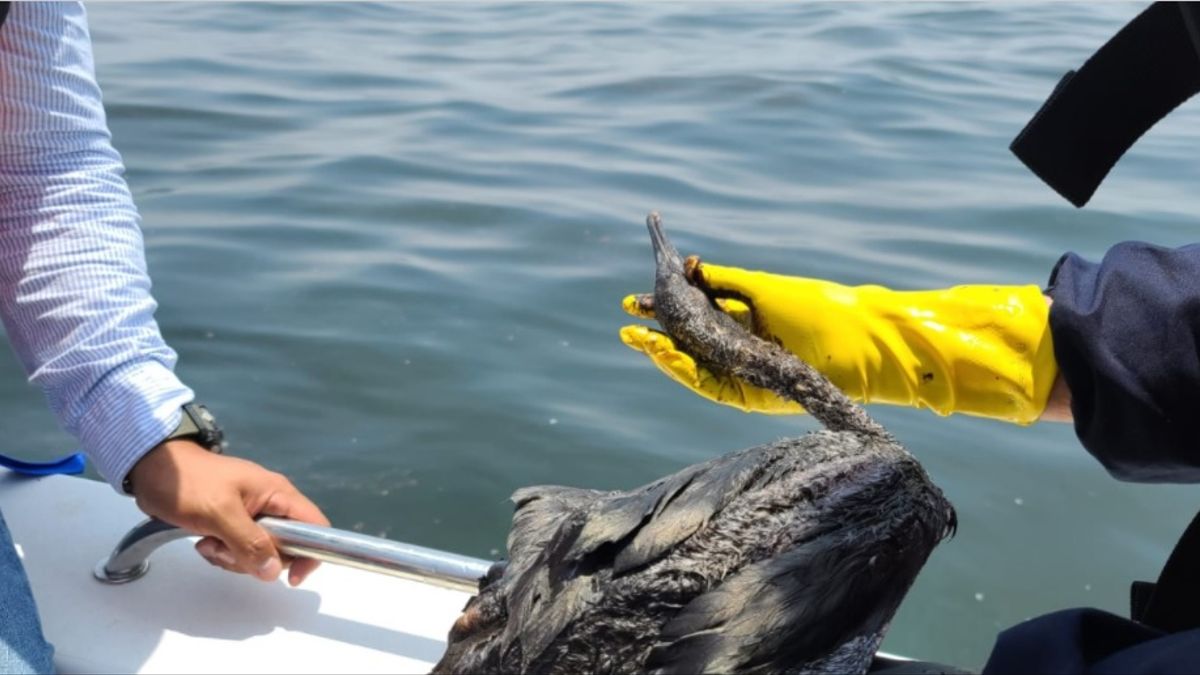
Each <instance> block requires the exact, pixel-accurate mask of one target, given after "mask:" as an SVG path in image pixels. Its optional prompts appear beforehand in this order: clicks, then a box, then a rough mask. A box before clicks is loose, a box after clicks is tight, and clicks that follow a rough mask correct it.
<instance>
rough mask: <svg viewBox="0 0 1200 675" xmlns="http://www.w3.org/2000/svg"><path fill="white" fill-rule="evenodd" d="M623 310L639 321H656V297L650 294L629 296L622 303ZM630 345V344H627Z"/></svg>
mask: <svg viewBox="0 0 1200 675" xmlns="http://www.w3.org/2000/svg"><path fill="white" fill-rule="evenodd" d="M621 309H623V310H625V313H626V314H629V315H630V316H636V317H637V318H639V319H650V320H651V321H653V320H654V296H653V295H651V294H649V293H639V294H637V295H627V296H625V299H624V300H622V301H621ZM626 344H628V343H626Z"/></svg>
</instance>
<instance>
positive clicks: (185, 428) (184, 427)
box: [121, 403, 227, 495]
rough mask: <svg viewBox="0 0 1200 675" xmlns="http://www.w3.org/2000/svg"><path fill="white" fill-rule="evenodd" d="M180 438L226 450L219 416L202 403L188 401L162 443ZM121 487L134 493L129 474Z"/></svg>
mask: <svg viewBox="0 0 1200 675" xmlns="http://www.w3.org/2000/svg"><path fill="white" fill-rule="evenodd" d="M179 439H184V440H189V441H193V442H194V443H196V444H197V445H200V446H202V447H205V448H207V449H208V450H209V451H210V452H215V453H217V454H218V455H220V454H223V453H224V452H225V447H226V445H227V444H226V442H225V432H224V431H222V430H221V427H220V426H218V425H217V418H216V417H213V414H212V413H211V412H209V411H208V408H206V407H204V405H202V404H200V403H188V404H185V405H184V406H183V415H182V416H181V417H180V418H179V426H177V427H175V431H172V432H171V433H170V434H168V435H167V437H166V438H164V439H162V441H161V442H160V445H161V444H162V443H166V442H167V441H174V440H179ZM121 489H122V490H124V492H125V494H127V495H131V494H133V483H132V481H131V480H130V477H129V476H128V475H126V476H125V480H124V481H122V482H121Z"/></svg>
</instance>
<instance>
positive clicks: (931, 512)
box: [434, 214, 955, 673]
mask: <svg viewBox="0 0 1200 675" xmlns="http://www.w3.org/2000/svg"><path fill="white" fill-rule="evenodd" d="M647 225H648V227H649V228H650V234H651V239H652V241H653V244H654V252H655V257H656V261H657V266H656V279H655V285H654V296H653V305H654V310H655V317H656V318H657V319H658V321H659V323H660V324H661V325H662V327H663V329H664V330H665V331H666V332H667V333H668V334H669V335H671V337H672V338H674V339H675V341H676V343H677V344H678V345H679V347H680V348H681V349H682V350H684V351H686V352H687V353H689V354H691V355H692V356H693V357H695V358H696V359H697V360H698V361H699V362H700V363H702V364H703V365H705V366H706V367H708V368H709V369H712V370H715V371H719V372H725V373H730V374H733V375H735V376H737V377H741V378H743V379H745V380H747V381H749V382H751V383H753V384H755V385H758V386H760V387H765V388H768V389H771V390H772V391H775V392H777V393H779V394H780V395H781V396H785V397H787V398H789V399H792V400H795V401H797V402H799V403H800V404H801V405H803V406H804V407H805V409H807V410H808V411H809V412H810V413H811V414H812V415H813V417H815V418H816V419H817V420H819V421H820V422H821V423H822V424H823V425H824V426H825V427H826V430H825V431H819V432H813V433H810V434H807V435H805V436H803V437H802V438H795V439H786V440H781V441H777V442H775V443H770V444H767V445H762V446H759V447H755V448H749V449H746V450H741V451H738V452H734V453H731V454H728V455H725V456H724V457H720V458H717V459H714V460H712V461H709V462H705V463H703V464H698V465H696V466H692V467H688V468H686V469H684V470H683V471H680V472H678V473H676V474H673V475H671V476H668V477H666V478H663V479H661V480H658V481H655V482H653V483H651V484H649V485H646V486H643V487H641V488H638V489H635V490H630V491H628V492H600V491H595V490H583V489H577V488H569V487H556V486H539V487H528V488H523V489H521V490H518V491H517V492H516V493H515V494H514V495H513V501H514V502H515V504H516V513H515V514H514V516H513V525H512V530H511V532H510V533H509V537H508V562H507V563H506V564H504V565H500V564H498V565H497V566H496V567H495V568H493V573H491V574H489V575H488V577H487V578H486V579H484V580H482V581H481V583H480V587H481V589H480V593H479V595H477V596H475V597H474V598H472V599H471V601H470V602H469V603H468V604H467V607H466V610H465V611H464V613H463V615H462V616H461V617H460V618H459V620H458V621H457V622H456V623H455V625H454V627H453V628H452V629H451V631H450V637H449V644H448V647H447V650H446V654H445V655H444V656H443V658H442V660H441V661H440V662H439V663H438V664H437V666H436V667H435V668H434V672H435V673H515V672H531V673H638V672H658V673H699V672H720V673H731V672H751V673H767V672H806V673H807V672H812V673H848V672H863V671H865V670H866V669H867V667H868V666H869V665H870V663H871V660H872V658H873V656H874V654H875V651H876V649H877V648H878V646H879V643H880V641H881V640H882V639H883V635H884V632H885V631H886V630H887V626H888V622H889V621H890V620H891V618H892V615H893V614H894V613H895V611H896V608H897V607H898V606H899V604H900V601H901V600H902V599H903V598H904V595H905V593H906V592H907V591H908V588H909V587H910V586H911V584H912V582H913V580H914V579H915V578H916V576H917V573H918V572H919V571H920V569H921V566H922V565H924V563H925V560H926V559H927V558H928V556H929V553H930V552H931V551H932V550H933V548H934V546H936V545H937V543H938V542H939V541H941V540H942V539H943V538H945V537H946V536H948V535H949V534H950V533H951V532H952V531H953V529H954V526H955V517H954V510H953V508H952V507H951V505H950V503H949V502H948V501H947V500H946V499H945V497H943V496H942V492H941V490H939V489H938V488H937V486H935V485H934V484H933V483H932V482H931V481H930V480H929V477H928V476H927V475H926V474H925V471H924V470H923V469H922V468H921V466H920V464H918V463H917V461H916V459H914V458H913V457H912V455H910V454H909V453H908V452H906V451H905V450H904V448H902V447H900V445H899V444H898V443H897V442H896V441H895V440H894V439H893V438H892V437H891V435H890V434H888V433H887V432H886V431H885V430H884V429H883V427H881V426H880V425H878V424H877V423H876V422H875V421H874V420H872V419H871V418H870V417H868V416H867V414H866V412H865V411H863V409H862V408H860V407H858V406H856V405H855V404H854V403H853V402H851V401H850V400H849V399H848V398H847V397H846V396H845V395H843V394H842V393H841V391H839V390H838V389H837V388H836V387H834V386H833V385H831V384H830V383H829V382H828V381H827V380H826V379H825V378H824V377H822V376H821V375H820V374H819V373H818V372H817V371H815V370H814V369H812V368H811V367H809V366H808V365H807V364H805V363H803V362H801V361H800V360H799V359H797V358H796V357H794V356H793V355H791V354H790V353H788V352H786V351H785V350H783V349H782V348H780V347H778V346H777V345H774V344H772V343H770V342H767V341H765V340H761V339H759V338H757V337H755V336H754V335H753V334H751V333H750V332H749V331H747V330H745V329H744V328H742V326H741V325H739V324H738V323H737V322H736V321H734V320H733V319H731V318H730V317H729V316H727V315H726V314H724V313H722V312H720V311H718V310H717V309H715V308H714V307H713V304H712V302H711V301H710V300H709V298H708V297H707V296H706V295H705V294H704V292H703V291H702V290H700V289H699V288H697V287H696V286H693V285H692V284H691V283H690V282H689V279H688V274H687V272H688V271H689V270H694V269H695V261H694V260H689V261H688V262H689V265H688V266H687V269H685V263H684V261H683V260H682V259H681V258H680V256H679V254H678V253H677V252H676V251H675V249H674V247H672V246H671V244H670V243H669V242H668V241H667V239H666V237H665V235H664V234H663V232H662V226H661V222H660V220H659V217H658V215H657V214H651V215H650V217H649V218H648V219H647Z"/></svg>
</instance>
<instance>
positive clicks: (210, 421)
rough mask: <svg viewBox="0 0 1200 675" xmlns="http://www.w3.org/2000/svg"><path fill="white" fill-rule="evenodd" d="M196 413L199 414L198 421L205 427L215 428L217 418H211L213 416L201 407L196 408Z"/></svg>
mask: <svg viewBox="0 0 1200 675" xmlns="http://www.w3.org/2000/svg"><path fill="white" fill-rule="evenodd" d="M196 412H197V413H199V415H200V419H201V420H202V421H203V422H204V425H205V426H208V427H215V426H217V418H215V417H213V414H212V413H210V412H208V408H205V407H204V406H202V405H198V406H196Z"/></svg>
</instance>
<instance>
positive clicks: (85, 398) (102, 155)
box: [0, 2, 328, 583]
mask: <svg viewBox="0 0 1200 675" xmlns="http://www.w3.org/2000/svg"><path fill="white" fill-rule="evenodd" d="M123 170H124V169H123V166H122V163H121V158H120V156H119V155H118V154H117V152H116V150H114V149H113V147H112V144H111V139H110V134H109V131H108V127H107V123H106V121H105V115H104V109H103V106H102V103H101V98H100V90H99V87H98V86H97V84H96V81H95V76H94V67H93V62H92V54H91V44H90V38H89V35H88V30H87V23H86V18H85V14H84V10H83V7H82V5H81V4H79V3H76V2H69V3H66V2H64V3H59V2H53V3H14V4H13V5H12V6H11V10H10V13H9V16H8V19H7V21H6V23H5V24H4V27H3V29H0V315H2V316H3V320H4V325H5V328H6V331H7V333H8V336H9V339H10V341H11V342H12V345H13V348H14V350H15V351H16V353H17V356H18V358H19V359H20V361H21V364H22V365H23V366H24V368H25V370H26V371H27V373H28V374H29V378H30V381H31V382H33V383H34V384H36V385H38V386H39V387H41V388H42V390H43V391H44V392H45V393H46V396H47V399H48V400H49V403H50V408H51V409H52V410H53V412H54V413H55V415H56V416H57V417H58V419H59V422H60V423H61V424H62V426H63V427H64V428H65V429H67V430H68V431H69V432H71V433H72V434H74V435H75V436H76V437H77V438H78V439H79V441H80V444H81V446H82V448H83V450H84V452H86V453H87V454H88V456H89V457H90V458H91V460H92V461H93V462H94V463H95V465H96V467H97V469H98V470H99V472H100V474H101V475H102V476H103V477H104V479H105V480H107V481H108V482H109V483H110V484H111V485H113V487H114V488H116V489H117V490H118V491H119V490H120V486H121V483H122V481H123V480H124V479H125V477H126V476H127V475H128V476H130V477H131V478H132V481H133V485H134V492H135V494H136V496H137V502H138V506H139V507H141V508H142V510H144V511H146V512H147V513H149V514H151V515H155V516H158V517H160V518H163V519H164V520H167V521H168V522H172V523H174V524H177V525H181V526H184V527H187V528H189V529H191V530H193V531H195V532H198V533H200V534H203V535H209V536H206V537H205V538H204V539H203V540H201V542H200V543H199V544H198V546H197V548H198V550H199V551H200V552H201V553H202V554H203V555H205V557H206V558H207V559H208V560H209V561H210V562H212V563H213V564H217V565H220V566H222V567H226V568H228V569H234V570H237V571H242V572H250V573H255V574H256V575H258V576H259V577H261V578H274V577H275V576H277V575H278V573H279V570H280V567H281V559H280V556H279V554H278V552H277V551H276V550H275V547H274V545H273V544H272V542H271V540H270V537H269V536H267V534H266V532H265V531H264V530H262V528H260V527H258V526H257V525H256V524H255V523H254V521H253V520H252V518H251V516H253V515H257V514H258V513H270V514H272V515H279V516H285V517H292V518H298V519H300V520H306V521H309V522H315V523H320V524H328V521H326V520H325V518H324V516H323V515H322V514H321V512H320V510H318V509H317V508H316V506H314V505H313V504H312V503H311V502H309V501H308V500H307V499H306V498H304V497H303V495H301V494H300V493H299V492H298V491H296V489H295V488H294V487H292V486H291V484H290V483H289V482H288V481H287V480H286V479H285V478H283V477H282V476H279V475H278V474H274V473H272V472H269V471H267V470H266V469H263V468H262V467H260V466H258V465H256V464H253V463H251V462H247V461H244V460H239V459H236V458H230V457H222V456H219V455H213V454H210V453H208V452H207V451H205V450H204V449H203V448H201V447H200V446H198V445H195V444H194V443H190V442H187V441H177V442H171V443H165V444H161V441H162V440H163V439H164V438H166V436H167V435H168V434H169V433H171V432H172V431H173V430H174V429H175V427H176V426H177V425H178V424H179V420H180V407H181V406H182V405H183V404H184V403H187V402H189V401H191V400H192V397H193V394H192V391H191V390H190V389H188V388H187V387H186V386H184V385H183V383H181V382H180V381H179V379H178V378H177V377H176V376H175V374H174V372H173V367H174V365H175V360H176V355H175V352H174V351H172V350H171V348H170V347H168V346H167V345H166V343H165V342H164V341H163V339H162V336H161V335H160V333H159V329H158V326H157V324H156V323H155V321H154V310H155V307H156V305H155V301H154V298H153V297H152V296H151V294H150V279H149V276H148V275H147V271H146V262H145V256H144V252H143V247H142V236H141V231H140V228H139V217H138V213H137V210H136V209H135V208H134V205H133V200H132V198H131V196H130V193H129V189H128V187H127V186H126V184H125V181H124V179H123V177H122V174H123ZM135 467H136V468H135ZM314 567H315V563H314V562H312V561H303V562H301V563H298V564H297V565H295V566H293V569H292V574H291V580H292V581H293V582H294V583H298V582H299V580H301V579H302V578H303V577H304V576H305V575H306V574H307V573H308V572H311V570H312V569H313V568H314Z"/></svg>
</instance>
